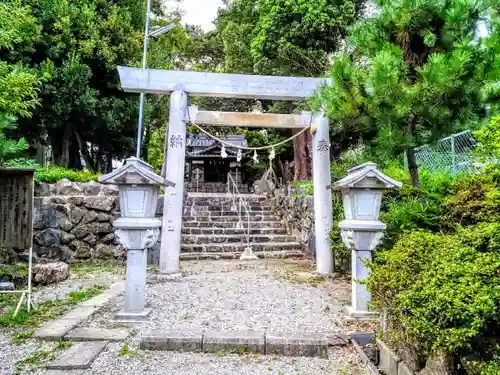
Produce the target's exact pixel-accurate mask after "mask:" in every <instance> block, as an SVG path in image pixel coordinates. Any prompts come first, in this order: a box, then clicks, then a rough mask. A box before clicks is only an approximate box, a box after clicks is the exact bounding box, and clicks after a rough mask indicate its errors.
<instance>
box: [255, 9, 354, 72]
mask: <svg viewBox="0 0 500 375" xmlns="http://www.w3.org/2000/svg"><path fill="white" fill-rule="evenodd" d="M361 3H362V1H353V0H298V1H283V0H260V1H258V2H257V5H256V8H257V10H258V14H259V18H258V21H257V25H256V28H255V30H254V34H253V39H252V44H251V53H252V56H253V58H254V62H255V68H256V70H257V71H259V72H266V73H271V74H285V75H304V74H305V75H308V76H317V75H323V73H324V72H325V71H326V70H327V68H328V55H329V54H330V53H332V52H335V51H336V50H337V49H338V47H339V44H340V41H341V39H342V38H343V37H344V36H345V34H346V30H347V27H348V26H349V25H351V24H352V23H353V22H354V21H356V19H357V15H358V11H359V8H360V4H361Z"/></svg>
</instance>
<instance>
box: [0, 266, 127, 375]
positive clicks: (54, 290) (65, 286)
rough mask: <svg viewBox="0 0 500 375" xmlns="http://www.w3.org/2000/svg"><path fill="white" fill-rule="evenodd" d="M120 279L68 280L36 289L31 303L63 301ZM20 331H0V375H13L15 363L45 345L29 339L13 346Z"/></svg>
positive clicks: (112, 276) (102, 275)
mask: <svg viewBox="0 0 500 375" xmlns="http://www.w3.org/2000/svg"><path fill="white" fill-rule="evenodd" d="M120 278H122V276H121V275H118V274H113V273H109V272H102V273H99V274H97V275H92V278H90V279H83V278H74V277H72V278H70V279H68V280H66V281H63V282H61V283H58V284H53V285H49V286H43V287H38V288H37V290H36V291H34V292H33V301H34V303H35V304H39V303H41V302H43V301H49V300H55V299H64V298H65V297H66V296H67V295H68V293H70V292H73V291H77V290H82V289H86V288H89V287H91V286H92V285H94V284H102V285H106V286H107V285H110V284H112V283H113V282H115V281H117V280H119V279H120ZM19 331H22V328H19V329H0V375H12V374H13V373H14V366H15V363H16V362H17V361H18V360H20V359H22V358H25V357H27V356H29V355H30V354H31V353H33V352H35V351H36V350H37V349H43V348H44V347H45V346H47V345H46V344H42V343H41V342H40V341H37V340H33V339H29V340H26V342H25V343H23V344H19V345H16V344H13V343H12V335H13V334H15V333H16V332H19Z"/></svg>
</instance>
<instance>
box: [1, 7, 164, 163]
mask: <svg viewBox="0 0 500 375" xmlns="http://www.w3.org/2000/svg"><path fill="white" fill-rule="evenodd" d="M153 5H154V9H156V10H159V9H160V7H159V2H158V1H154V2H153ZM144 8H145V4H144V2H141V1H136V0H117V1H112V2H110V1H106V0H76V1H75V0H71V1H69V0H62V1H54V0H36V1H35V0H7V1H4V2H2V4H0V21H1V22H0V28H2V29H1V30H0V31H1V32H0V35H1V36H0V52H1V54H0V89H2V94H0V106H1V107H2V108H3V107H5V106H6V104H4V100H3V95H4V94H5V93H6V92H7V94H6V96H7V95H8V99H6V102H8V105H9V107H10V112H13V113H15V114H19V115H22V116H25V117H26V116H28V115H31V118H30V119H29V120H28V119H23V118H20V120H19V133H20V134H22V135H24V136H26V137H27V138H28V139H29V140H30V142H35V141H36V142H39V141H41V142H45V143H47V144H48V145H50V146H51V148H52V151H53V155H54V159H55V161H56V163H57V164H59V165H61V166H65V167H72V168H81V156H83V158H84V160H85V162H86V164H87V166H88V167H89V168H91V169H93V170H102V169H105V168H107V169H109V168H110V167H111V160H112V158H117V157H118V158H120V157H123V156H125V155H126V154H128V153H129V152H130V150H131V149H133V144H134V139H135V128H136V123H137V117H136V116H137V114H136V112H137V110H136V108H137V102H138V101H137V96H136V95H130V94H125V93H123V92H122V91H121V89H120V87H119V81H118V76H117V74H116V66H117V65H136V64H137V63H138V62H139V61H140V55H141V52H142V39H143V25H144V18H145V17H144V16H145V13H144V12H145V9H144ZM160 15H161V14H160ZM4 19H5V22H4ZM4 31H5V32H4ZM38 77H42V78H44V81H43V82H42V85H39V83H40V82H39V81H38ZM4 87H7V88H8V89H10V90H11V92H12V93H9V91H5V90H4ZM37 104H39V105H37Z"/></svg>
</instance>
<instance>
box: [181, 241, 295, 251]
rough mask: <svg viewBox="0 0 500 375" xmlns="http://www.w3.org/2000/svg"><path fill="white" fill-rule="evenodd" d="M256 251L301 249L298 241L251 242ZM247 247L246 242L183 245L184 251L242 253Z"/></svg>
mask: <svg viewBox="0 0 500 375" xmlns="http://www.w3.org/2000/svg"><path fill="white" fill-rule="evenodd" d="M250 246H251V247H252V250H253V252H254V253H258V252H273V251H291V250H297V251H300V244H299V243H298V242H261V243H251V244H250ZM246 247H247V244H246V243H209V244H186V243H183V244H182V245H181V251H182V252H184V253H227V252H231V253H232V252H236V253H242V252H243V251H244V250H245V248H246Z"/></svg>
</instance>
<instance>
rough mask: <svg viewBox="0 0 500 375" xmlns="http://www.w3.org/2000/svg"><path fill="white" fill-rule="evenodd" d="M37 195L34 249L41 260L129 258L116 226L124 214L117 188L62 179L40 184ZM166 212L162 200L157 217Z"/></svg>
mask: <svg viewBox="0 0 500 375" xmlns="http://www.w3.org/2000/svg"><path fill="white" fill-rule="evenodd" d="M35 194H36V195H37V196H35V200H34V215H33V216H34V228H33V229H34V238H33V250H34V253H35V255H36V256H37V257H38V258H48V259H57V260H63V261H66V262H72V261H82V260H94V259H124V258H125V257H126V253H125V249H124V248H123V246H121V245H120V244H119V243H118V241H117V239H116V238H115V235H114V229H113V225H112V224H113V221H114V220H115V218H117V217H118V216H119V212H120V207H119V199H118V188H117V187H116V186H112V185H103V184H100V183H97V182H88V183H75V182H70V181H68V180H61V181H60V182H58V183H57V184H40V185H38V186H37V187H36V193H35ZM40 195H41V196H40ZM162 212H163V197H160V199H159V201H158V207H157V216H158V217H161V214H162Z"/></svg>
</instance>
